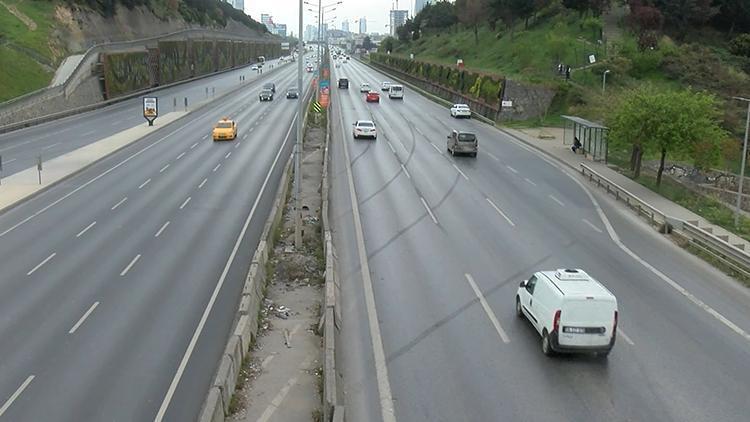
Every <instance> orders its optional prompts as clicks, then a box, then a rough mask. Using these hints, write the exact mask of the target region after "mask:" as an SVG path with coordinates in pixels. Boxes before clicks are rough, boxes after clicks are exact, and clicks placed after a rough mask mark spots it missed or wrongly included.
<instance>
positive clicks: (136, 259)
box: [120, 254, 141, 277]
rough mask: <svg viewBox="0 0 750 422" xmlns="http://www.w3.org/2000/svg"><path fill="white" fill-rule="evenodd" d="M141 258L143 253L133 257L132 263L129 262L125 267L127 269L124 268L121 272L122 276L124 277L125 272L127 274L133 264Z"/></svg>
mask: <svg viewBox="0 0 750 422" xmlns="http://www.w3.org/2000/svg"><path fill="white" fill-rule="evenodd" d="M139 259H141V254H138V255H136V256H135V258H133V260H132V261H130V264H128V266H127V267H125V269H124V270H122V272H121V273H120V277H124V276H125V274H127V273H128V271H130V269H131V268H133V265H135V263H136V262H138V260H139Z"/></svg>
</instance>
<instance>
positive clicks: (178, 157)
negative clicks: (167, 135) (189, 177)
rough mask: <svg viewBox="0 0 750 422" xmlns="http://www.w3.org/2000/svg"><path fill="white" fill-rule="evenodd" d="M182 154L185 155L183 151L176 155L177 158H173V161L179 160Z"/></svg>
mask: <svg viewBox="0 0 750 422" xmlns="http://www.w3.org/2000/svg"><path fill="white" fill-rule="evenodd" d="M184 156H185V153H184V152H183V153H180V155H178V156H177V158H175V159H174V160H175V161H177V160H179V159H180V158H182V157H184Z"/></svg>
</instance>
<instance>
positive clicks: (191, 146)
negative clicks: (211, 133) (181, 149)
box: [190, 142, 198, 149]
mask: <svg viewBox="0 0 750 422" xmlns="http://www.w3.org/2000/svg"><path fill="white" fill-rule="evenodd" d="M197 146H198V143H197V142H196V143H194V144H193V145H190V149H193V148H195V147H197Z"/></svg>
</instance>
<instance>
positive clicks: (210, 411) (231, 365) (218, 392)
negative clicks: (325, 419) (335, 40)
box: [198, 88, 315, 422]
mask: <svg viewBox="0 0 750 422" xmlns="http://www.w3.org/2000/svg"><path fill="white" fill-rule="evenodd" d="M308 89H309V91H308V94H307V95H306V96H307V99H306V100H304V101H306V102H307V105H308V106H309V102H310V100H311V99H312V94H313V93H314V92H315V90H314V89H313V88H308ZM307 108H308V107H307V106H306V107H304V110H305V116H304V120H303V123H302V124H303V125H306V124H307V114H308V113H307ZM298 118H300V117H298ZM303 127H304V126H303ZM293 164H294V154H291V155H290V156H289V159H288V160H287V162H286V164H285V165H284V171H283V172H282V174H281V180H280V181H279V187H278V189H277V190H276V196H275V197H274V201H273V205H272V207H271V212H270V214H269V215H268V219H267V220H266V223H265V224H264V226H263V232H262V233H261V237H260V242H259V243H258V247H257V249H256V250H255V253H254V254H253V258H252V261H251V264H250V270H249V271H248V273H247V276H246V277H245V285H244V287H243V289H242V296H241V298H240V302H239V305H238V307H237V316H238V318H237V322H236V323H235V325H234V327H233V329H232V331H231V334H230V335H229V339H228V340H227V344H226V346H225V348H224V353H223V354H222V356H221V358H220V360H219V366H218V368H217V370H216V373H215V375H214V377H213V379H212V381H211V387H209V389H208V392H207V393H206V398H205V399H204V401H203V406H202V407H201V411H200V413H199V416H198V420H199V421H200V422H224V421H225V420H226V418H227V417H228V416H229V415H230V413H229V410H230V409H229V406H230V404H231V402H232V397H233V396H234V394H235V388H236V381H237V378H238V376H239V374H240V371H241V370H242V363H243V361H244V359H245V357H246V356H249V354H250V347H251V345H252V344H253V343H254V341H255V336H256V334H257V332H258V313H259V311H260V306H261V303H262V302H263V298H264V291H265V288H266V281H267V279H266V276H267V274H266V264H267V263H268V250H269V249H271V248H273V244H274V238H273V237H274V233H275V232H276V230H277V229H278V227H279V226H280V225H281V224H282V222H283V220H282V218H283V216H284V206H285V204H286V199H287V194H288V193H289V181H290V178H291V175H292V174H293V167H294V166H293Z"/></svg>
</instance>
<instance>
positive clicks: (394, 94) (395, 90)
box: [388, 84, 404, 100]
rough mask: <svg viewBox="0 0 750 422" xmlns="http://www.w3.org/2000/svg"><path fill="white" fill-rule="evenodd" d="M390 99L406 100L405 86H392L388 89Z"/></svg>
mask: <svg viewBox="0 0 750 422" xmlns="http://www.w3.org/2000/svg"><path fill="white" fill-rule="evenodd" d="M388 98H391V99H399V100H403V99H404V87H403V85H396V84H391V85H390V87H389V88H388Z"/></svg>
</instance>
